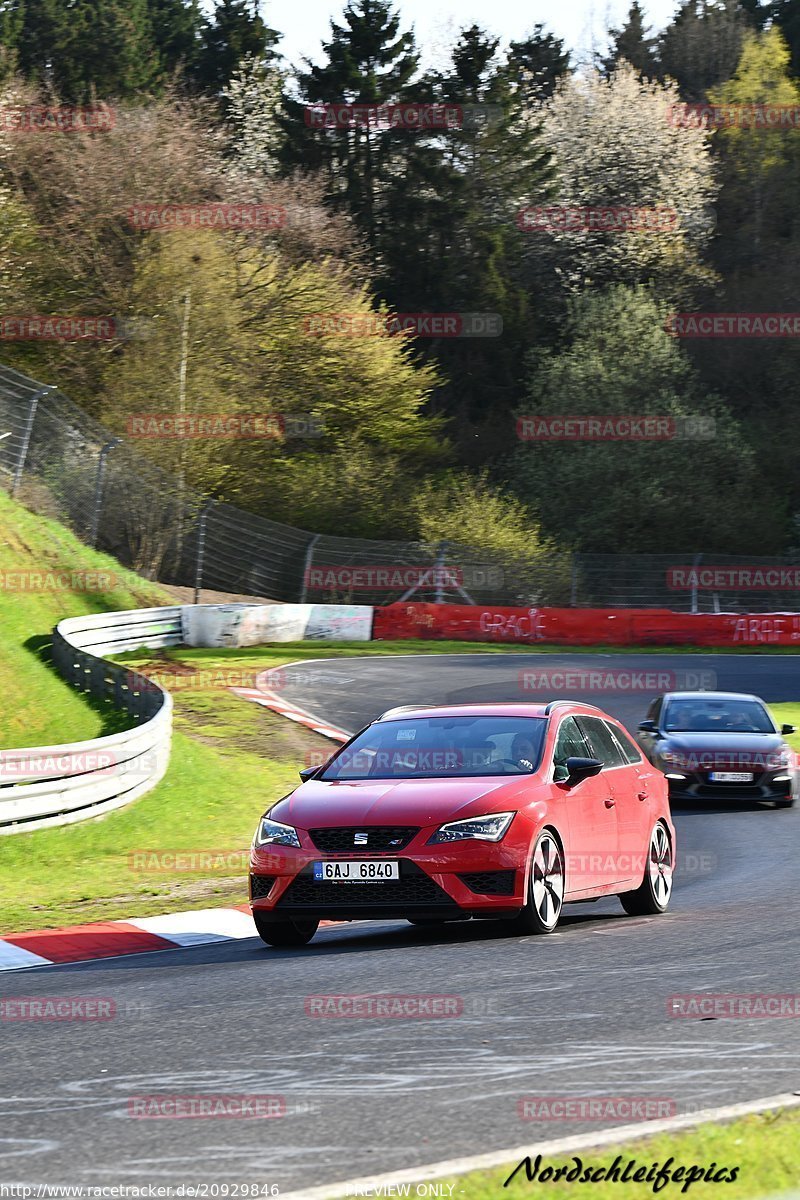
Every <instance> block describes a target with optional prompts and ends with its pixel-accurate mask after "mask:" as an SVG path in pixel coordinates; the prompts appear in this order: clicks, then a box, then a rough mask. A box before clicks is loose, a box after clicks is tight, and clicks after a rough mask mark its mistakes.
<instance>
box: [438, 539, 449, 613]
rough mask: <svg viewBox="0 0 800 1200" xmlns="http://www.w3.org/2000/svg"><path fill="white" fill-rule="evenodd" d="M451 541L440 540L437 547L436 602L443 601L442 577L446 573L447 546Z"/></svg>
mask: <svg viewBox="0 0 800 1200" xmlns="http://www.w3.org/2000/svg"><path fill="white" fill-rule="evenodd" d="M448 545H449V542H439V545H438V547H437V549H436V603H437V604H441V603H442V596H443V594H444V593H443V591H442V577H443V575H444V564H445V559H446V558H447V547H448Z"/></svg>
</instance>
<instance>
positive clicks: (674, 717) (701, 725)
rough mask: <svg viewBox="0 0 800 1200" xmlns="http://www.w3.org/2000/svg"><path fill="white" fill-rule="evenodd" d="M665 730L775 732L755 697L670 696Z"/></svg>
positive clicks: (761, 705) (676, 731) (674, 731)
mask: <svg viewBox="0 0 800 1200" xmlns="http://www.w3.org/2000/svg"><path fill="white" fill-rule="evenodd" d="M663 724H664V730H665V732H667V733H775V732H776V729H775V725H774V724H773V722H772V719H771V717H770V715H769V713H768V712H767V710H766V709H765V708H764V705H763V704H760V703H759V702H758V701H757V700H704V699H703V697H702V696H698V697H697V698H696V699H692V700H670V702H669V704H668V706H667V710H666V713H665V716H664V722H663Z"/></svg>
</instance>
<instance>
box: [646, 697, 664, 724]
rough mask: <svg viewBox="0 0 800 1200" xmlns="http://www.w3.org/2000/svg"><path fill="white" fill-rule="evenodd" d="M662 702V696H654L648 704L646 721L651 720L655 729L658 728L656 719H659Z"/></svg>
mask: <svg viewBox="0 0 800 1200" xmlns="http://www.w3.org/2000/svg"><path fill="white" fill-rule="evenodd" d="M663 703H664V701H663V697H661V696H656V698H655V700H654V701H653V703H652V704H651V705H650V707H649V708H648V710H647V719H648V721H652V722H653V724H654V725H655V727H656V729H658V720H659V717H660V716H661V705H662V704H663Z"/></svg>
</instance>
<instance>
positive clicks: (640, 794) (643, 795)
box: [636, 792, 647, 800]
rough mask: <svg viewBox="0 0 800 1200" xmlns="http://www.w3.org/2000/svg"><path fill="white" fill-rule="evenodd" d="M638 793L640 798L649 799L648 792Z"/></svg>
mask: <svg viewBox="0 0 800 1200" xmlns="http://www.w3.org/2000/svg"><path fill="white" fill-rule="evenodd" d="M636 794H637V796H638V797H639V799H640V800H646V799H647V792H637V793H636Z"/></svg>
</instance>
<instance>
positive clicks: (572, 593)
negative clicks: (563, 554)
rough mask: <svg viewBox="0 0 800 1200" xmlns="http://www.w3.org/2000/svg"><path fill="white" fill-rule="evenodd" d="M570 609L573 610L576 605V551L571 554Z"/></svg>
mask: <svg viewBox="0 0 800 1200" xmlns="http://www.w3.org/2000/svg"><path fill="white" fill-rule="evenodd" d="M569 603H570V608H575V607H576V606H577V603H578V551H577V550H575V551H573V554H572V580H571V583H570V591H569Z"/></svg>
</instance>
